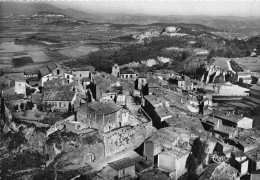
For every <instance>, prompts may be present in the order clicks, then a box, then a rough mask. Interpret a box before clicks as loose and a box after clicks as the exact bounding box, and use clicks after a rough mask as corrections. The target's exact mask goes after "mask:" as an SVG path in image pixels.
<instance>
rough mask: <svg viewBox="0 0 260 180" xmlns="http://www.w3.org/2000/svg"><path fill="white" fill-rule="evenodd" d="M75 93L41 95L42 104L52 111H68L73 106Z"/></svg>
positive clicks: (62, 92)
mask: <svg viewBox="0 0 260 180" xmlns="http://www.w3.org/2000/svg"><path fill="white" fill-rule="evenodd" d="M75 101H76V93H75V92H73V91H52V92H47V93H44V94H43V98H42V102H43V104H45V105H47V106H51V109H52V110H58V111H68V110H69V108H70V107H69V106H71V108H72V107H73V106H74V103H75Z"/></svg>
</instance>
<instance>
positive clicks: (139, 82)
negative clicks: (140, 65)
mask: <svg viewBox="0 0 260 180" xmlns="http://www.w3.org/2000/svg"><path fill="white" fill-rule="evenodd" d="M146 84H147V78H146V77H145V76H138V78H137V79H136V82H135V89H136V90H141V89H143V87H144V86H145V85H146Z"/></svg>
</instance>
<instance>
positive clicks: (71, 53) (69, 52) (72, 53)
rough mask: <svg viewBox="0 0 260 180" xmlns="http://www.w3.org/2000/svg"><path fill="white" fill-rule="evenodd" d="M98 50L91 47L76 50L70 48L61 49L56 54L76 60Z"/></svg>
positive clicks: (81, 47)
mask: <svg viewBox="0 0 260 180" xmlns="http://www.w3.org/2000/svg"><path fill="white" fill-rule="evenodd" d="M98 50H99V48H97V47H91V46H80V47H77V48H70V49H61V50H59V51H58V52H60V53H61V54H63V55H64V56H67V57H70V58H77V57H82V56H86V55H88V54H89V53H90V52H95V51H98Z"/></svg>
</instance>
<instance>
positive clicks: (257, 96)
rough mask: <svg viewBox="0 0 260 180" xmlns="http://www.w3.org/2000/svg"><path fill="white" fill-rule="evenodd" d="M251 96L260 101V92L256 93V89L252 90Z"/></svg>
mask: <svg viewBox="0 0 260 180" xmlns="http://www.w3.org/2000/svg"><path fill="white" fill-rule="evenodd" d="M250 96H252V97H255V98H259V99H260V91H256V90H254V89H250Z"/></svg>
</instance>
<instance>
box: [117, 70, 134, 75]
mask: <svg viewBox="0 0 260 180" xmlns="http://www.w3.org/2000/svg"><path fill="white" fill-rule="evenodd" d="M120 73H121V74H136V73H135V72H134V71H133V70H131V69H127V70H123V71H122V72H120Z"/></svg>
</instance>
